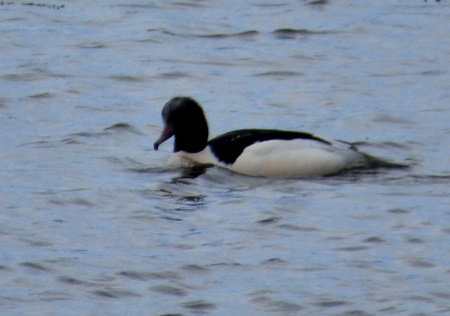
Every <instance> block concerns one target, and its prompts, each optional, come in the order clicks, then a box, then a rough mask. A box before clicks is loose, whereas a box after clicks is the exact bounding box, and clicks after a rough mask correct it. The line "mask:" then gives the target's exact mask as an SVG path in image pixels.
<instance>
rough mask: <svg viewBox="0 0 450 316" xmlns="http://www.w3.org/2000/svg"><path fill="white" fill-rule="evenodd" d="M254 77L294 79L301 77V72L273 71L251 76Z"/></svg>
mask: <svg viewBox="0 0 450 316" xmlns="http://www.w3.org/2000/svg"><path fill="white" fill-rule="evenodd" d="M253 76H254V77H296V76H303V74H302V73H301V72H297V71H288V70H286V71H283V70H274V71H266V72H261V73H257V74H254V75H253Z"/></svg>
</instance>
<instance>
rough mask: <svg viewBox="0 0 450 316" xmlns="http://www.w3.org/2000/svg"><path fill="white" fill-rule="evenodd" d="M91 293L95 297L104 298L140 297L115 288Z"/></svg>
mask: <svg viewBox="0 0 450 316" xmlns="http://www.w3.org/2000/svg"><path fill="white" fill-rule="evenodd" d="M92 293H93V294H94V295H96V296H100V297H105V298H115V299H120V298H127V297H140V296H141V295H140V294H138V293H135V292H133V291H129V290H122V289H116V288H106V289H101V290H95V291H92Z"/></svg>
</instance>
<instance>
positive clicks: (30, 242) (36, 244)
mask: <svg viewBox="0 0 450 316" xmlns="http://www.w3.org/2000/svg"><path fill="white" fill-rule="evenodd" d="M21 241H23V242H25V243H27V244H28V245H30V246H32V247H51V246H53V243H51V242H47V241H40V240H30V239H21Z"/></svg>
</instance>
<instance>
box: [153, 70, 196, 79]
mask: <svg viewBox="0 0 450 316" xmlns="http://www.w3.org/2000/svg"><path fill="white" fill-rule="evenodd" d="M155 77H156V78H159V79H179V78H189V77H192V75H190V74H188V73H185V72H181V71H172V72H163V73H160V74H157V75H156V76H155Z"/></svg>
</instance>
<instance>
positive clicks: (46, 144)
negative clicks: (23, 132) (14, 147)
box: [19, 140, 58, 148]
mask: <svg viewBox="0 0 450 316" xmlns="http://www.w3.org/2000/svg"><path fill="white" fill-rule="evenodd" d="M19 146H31V147H34V148H55V147H57V146H58V145H57V144H56V143H55V142H53V141H49V140H37V141H33V142H26V143H23V144H20V145H19Z"/></svg>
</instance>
